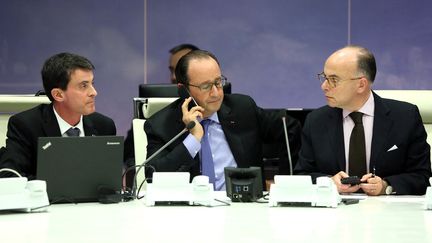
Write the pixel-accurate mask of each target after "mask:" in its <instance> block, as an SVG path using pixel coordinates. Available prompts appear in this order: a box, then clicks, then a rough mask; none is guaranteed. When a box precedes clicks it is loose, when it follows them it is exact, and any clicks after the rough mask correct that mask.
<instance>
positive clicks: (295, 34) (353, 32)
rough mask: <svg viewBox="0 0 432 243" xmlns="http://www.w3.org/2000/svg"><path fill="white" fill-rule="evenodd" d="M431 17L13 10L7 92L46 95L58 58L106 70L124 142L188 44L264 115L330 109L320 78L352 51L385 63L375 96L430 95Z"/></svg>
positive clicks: (333, 11) (235, 6) (320, 4)
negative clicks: (216, 63)
mask: <svg viewBox="0 0 432 243" xmlns="http://www.w3.org/2000/svg"><path fill="white" fill-rule="evenodd" d="M145 8H146V11H145ZM430 10H432V2H431V1H428V0H416V1H409V0H381V1H376V0H352V1H351V2H350V1H349V0H326V1H322V0H290V1H286V0H271V1H270V0H269V1H262V0H235V1H212V0H171V1H169V0H158V1H151V0H147V1H144V0H129V1H125V0H123V1H122V0H99V1H98V0H74V1H67V0H56V1H55V0H39V1H31V0H15V1H3V2H2V3H1V8H0V93H15V94H17V93H34V92H36V91H37V90H38V89H41V88H42V85H41V79H40V74H39V71H40V68H41V66H42V64H43V61H44V60H45V59H46V58H47V57H49V56H51V55H53V54H54V53H57V52H61V51H70V52H75V53H78V54H81V55H84V56H86V57H88V58H89V59H90V60H92V61H93V62H94V64H95V65H96V68H97V69H96V72H95V75H96V80H95V81H96V85H97V88H98V92H99V95H98V98H97V110H98V111H99V112H102V113H104V114H106V115H108V116H111V117H112V118H113V119H114V120H115V122H116V123H117V126H118V130H119V134H121V135H124V134H125V133H126V131H127V129H128V128H129V127H130V119H131V118H132V101H131V100H132V97H134V96H136V95H137V94H138V91H137V87H138V84H140V83H143V82H144V80H147V82H149V83H165V82H168V81H169V73H168V68H167V67H168V50H169V49H170V48H171V47H172V46H174V45H177V44H179V43H183V42H190V43H194V44H196V45H198V46H199V47H201V48H203V49H207V50H210V51H212V52H214V53H215V54H216V55H217V56H218V58H219V60H220V62H221V66H222V71H223V73H224V74H225V76H227V77H228V79H229V80H230V82H232V83H233V91H234V92H238V93H245V94H249V95H251V96H252V97H254V98H255V100H256V101H257V103H258V104H259V105H261V106H262V107H308V108H314V107H318V106H321V105H323V104H325V101H324V99H323V98H322V94H321V91H320V88H319V82H318V81H317V79H316V74H317V73H319V72H321V70H322V65H323V62H324V61H325V59H326V57H327V56H328V55H329V54H330V53H331V52H333V51H334V50H336V49H338V48H340V47H342V46H344V45H346V44H347V43H348V42H351V43H353V44H360V45H363V46H366V47H368V48H369V49H370V50H372V51H373V52H374V53H375V55H376V58H377V64H378V75H377V79H376V82H375V88H377V89H432V82H429V76H430V75H431V73H432V57H431V55H430V53H432V44H431V43H432V28H431V23H432V17H431V16H432V15H431V14H430V13H429V12H430ZM145 13H146V14H145ZM349 17H350V18H349ZM145 29H146V32H145V31H144V30H145ZM144 40H146V43H147V45H146V50H147V57H146V60H147V62H144V60H145V59H144V53H145V51H144V49H145V47H144ZM144 67H146V69H145V68H144ZM144 70H147V72H146V73H145V72H144ZM145 77H146V78H145Z"/></svg>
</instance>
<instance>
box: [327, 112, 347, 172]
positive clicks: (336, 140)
mask: <svg viewBox="0 0 432 243" xmlns="http://www.w3.org/2000/svg"><path fill="white" fill-rule="evenodd" d="M331 109H332V112H330V114H329V116H328V119H329V120H330V122H325V124H328V127H327V137H328V139H324V140H323V141H330V146H331V148H332V150H333V154H334V155H335V158H334V159H335V161H336V162H337V164H338V166H339V170H343V171H345V169H346V168H345V167H346V160H345V143H344V134H343V124H342V109H339V108H331ZM340 148H344V149H340Z"/></svg>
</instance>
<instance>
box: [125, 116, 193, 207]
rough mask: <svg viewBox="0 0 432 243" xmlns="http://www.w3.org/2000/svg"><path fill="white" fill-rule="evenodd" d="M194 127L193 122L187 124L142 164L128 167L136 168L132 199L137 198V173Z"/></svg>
mask: <svg viewBox="0 0 432 243" xmlns="http://www.w3.org/2000/svg"><path fill="white" fill-rule="evenodd" d="M194 127H195V122H194V121H191V122H189V123H188V124H187V125H186V127H185V128H184V129H183V130H181V131H180V132H179V133H178V134H177V135H176V136H174V137H173V138H171V140H169V141H168V142H167V143H165V144H164V145H163V146H162V147H160V148H159V149H158V150H157V151H156V152H154V153H153V154H152V155H151V156H150V157H148V158H147V159H146V160H145V161H144V162H142V163H141V164H140V165H138V166H133V167H130V168H135V167H138V170H137V171H136V173H135V175H134V178H133V184H132V195H133V197H134V199H135V198H137V197H138V195H137V185H136V177H137V175H138V173H139V172H140V170H141V169H142V168H143V167H144V166H145V165H146V164H147V162H149V161H150V160H152V159H153V158H154V157H156V156H157V155H158V154H160V152H162V150H164V149H165V148H166V147H168V146H169V145H170V144H172V143H173V142H174V141H175V140H177V138H179V137H180V136H181V135H183V134H184V133H185V132H187V131H188V130H190V129H192V128H194Z"/></svg>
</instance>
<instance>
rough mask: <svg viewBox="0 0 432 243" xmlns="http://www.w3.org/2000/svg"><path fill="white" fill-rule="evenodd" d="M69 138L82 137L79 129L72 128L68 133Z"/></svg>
mask: <svg viewBox="0 0 432 243" xmlns="http://www.w3.org/2000/svg"><path fill="white" fill-rule="evenodd" d="M66 134H67V135H68V136H69V137H78V136H79V135H80V129H79V128H78V127H71V128H69V129H68V130H67V131H66Z"/></svg>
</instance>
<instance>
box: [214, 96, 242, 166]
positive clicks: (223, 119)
mask: <svg viewBox="0 0 432 243" xmlns="http://www.w3.org/2000/svg"><path fill="white" fill-rule="evenodd" d="M218 117H219V122H220V123H221V126H222V130H223V132H224V134H225V137H226V139H227V142H228V145H229V147H230V148H231V152H232V153H233V156H234V159H235V161H236V163H237V165H238V167H244V166H245V165H244V163H243V161H244V158H243V153H244V152H245V151H243V143H242V140H241V138H240V137H239V136H236V135H235V133H234V132H233V130H237V126H238V125H239V124H238V119H237V117H236V116H235V114H233V113H232V112H231V108H230V107H228V106H227V105H226V104H225V103H222V105H221V108H220V109H219V111H218Z"/></svg>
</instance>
